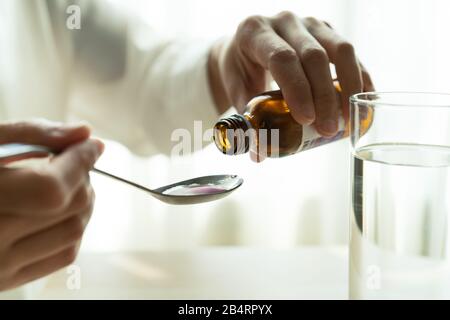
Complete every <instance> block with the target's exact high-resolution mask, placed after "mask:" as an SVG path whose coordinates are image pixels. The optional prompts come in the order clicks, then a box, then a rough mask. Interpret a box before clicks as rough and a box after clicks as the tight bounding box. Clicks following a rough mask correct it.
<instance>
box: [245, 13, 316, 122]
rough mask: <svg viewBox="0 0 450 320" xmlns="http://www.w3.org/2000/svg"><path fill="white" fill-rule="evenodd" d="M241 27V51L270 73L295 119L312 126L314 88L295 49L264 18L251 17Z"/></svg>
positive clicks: (313, 117)
mask: <svg viewBox="0 0 450 320" xmlns="http://www.w3.org/2000/svg"><path fill="white" fill-rule="evenodd" d="M240 28H241V31H240V32H239V33H240V34H241V37H240V38H239V40H238V41H239V47H240V49H241V50H242V51H243V52H244V54H245V55H246V56H247V57H249V58H250V59H251V60H252V61H253V62H254V63H257V64H259V65H260V66H262V67H263V68H265V69H266V70H269V71H270V73H271V75H272V77H273V79H274V80H275V81H276V82H277V84H278V85H279V86H280V88H281V91H282V93H283V96H284V98H285V100H286V102H287V104H288V105H289V108H290V110H291V114H292V116H293V117H294V119H295V120H296V121H297V122H299V123H301V124H310V123H312V122H313V121H314V119H315V112H314V102H313V98H312V93H311V88H310V85H309V81H308V79H307V77H306V74H305V72H304V70H303V67H302V65H301V63H300V60H299V58H298V56H297V53H296V52H295V50H294V49H293V48H292V47H291V46H290V45H289V44H288V43H287V42H286V41H285V40H283V39H282V38H281V37H280V36H279V35H277V34H276V33H275V31H274V30H273V29H272V28H271V26H270V23H268V22H267V21H266V19H264V18H262V17H252V18H249V19H247V20H246V21H245V22H244V23H243V25H242V26H241V27H240Z"/></svg>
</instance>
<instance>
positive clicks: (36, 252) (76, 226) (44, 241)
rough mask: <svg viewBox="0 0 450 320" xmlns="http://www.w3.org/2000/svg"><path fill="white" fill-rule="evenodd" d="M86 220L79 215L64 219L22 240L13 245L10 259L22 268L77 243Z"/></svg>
mask: <svg viewBox="0 0 450 320" xmlns="http://www.w3.org/2000/svg"><path fill="white" fill-rule="evenodd" d="M84 228H85V225H84V222H83V220H82V219H81V218H80V217H79V216H75V217H72V218H69V219H67V220H66V221H63V222H62V223H60V224H57V225H56V226H53V227H51V228H49V229H46V230H43V231H42V232H39V233H36V234H34V235H31V236H29V237H27V238H24V239H22V240H20V241H19V242H17V243H15V244H14V245H13V246H12V247H11V249H10V250H11V256H10V261H11V263H12V265H14V266H15V267H16V268H18V269H20V268H22V267H24V266H27V265H29V264H33V263H35V262H37V261H39V260H43V259H46V258H48V257H51V256H52V255H54V254H56V253H58V252H60V251H62V250H65V249H67V248H69V247H70V246H73V245H75V244H76V243H77V242H78V241H80V239H81V237H82V235H83V232H84Z"/></svg>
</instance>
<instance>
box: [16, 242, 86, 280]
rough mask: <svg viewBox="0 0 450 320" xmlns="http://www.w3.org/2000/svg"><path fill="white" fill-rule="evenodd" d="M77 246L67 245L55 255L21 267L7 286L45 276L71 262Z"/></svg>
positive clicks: (73, 259)
mask: <svg viewBox="0 0 450 320" xmlns="http://www.w3.org/2000/svg"><path fill="white" fill-rule="evenodd" d="M77 253H78V246H72V247H69V248H67V249H65V250H63V251H61V252H58V253H56V254H55V255H53V256H51V257H49V258H47V259H44V260H42V261H39V262H36V263H34V264H31V265H28V266H26V267H24V268H22V269H21V270H20V271H19V272H17V274H16V275H15V276H14V277H13V279H12V281H11V282H10V284H9V288H15V287H18V286H20V285H23V284H25V283H28V282H31V281H33V280H36V279H39V278H41V277H44V276H47V275H49V274H51V273H53V272H55V271H57V270H59V269H61V268H64V267H66V266H68V265H70V264H72V263H73V262H74V261H75V259H76V256H77Z"/></svg>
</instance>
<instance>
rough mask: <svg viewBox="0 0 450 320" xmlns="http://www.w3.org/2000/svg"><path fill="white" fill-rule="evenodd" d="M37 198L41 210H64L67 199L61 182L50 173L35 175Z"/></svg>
mask: <svg viewBox="0 0 450 320" xmlns="http://www.w3.org/2000/svg"><path fill="white" fill-rule="evenodd" d="M33 180H34V186H35V187H36V198H37V201H38V203H39V205H40V207H41V208H43V209H46V210H59V209H62V208H63V207H64V206H65V205H66V203H67V199H66V196H65V192H64V188H63V185H62V184H61V182H60V180H59V179H58V178H57V177H56V176H54V175H52V174H50V173H40V172H35V173H34V177H33Z"/></svg>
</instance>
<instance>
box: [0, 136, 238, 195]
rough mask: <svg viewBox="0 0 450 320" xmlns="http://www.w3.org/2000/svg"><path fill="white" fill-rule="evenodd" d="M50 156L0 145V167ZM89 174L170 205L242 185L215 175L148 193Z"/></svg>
mask: <svg viewBox="0 0 450 320" xmlns="http://www.w3.org/2000/svg"><path fill="white" fill-rule="evenodd" d="M51 154H53V152H52V151H51V150H50V149H49V148H47V147H44V146H38V145H29V144H19V143H13V144H3V145H0V164H1V163H7V162H12V161H17V160H21V159H26V158H30V157H46V156H49V155H51ZM92 171H93V172H95V173H98V174H102V175H104V176H107V177H110V178H113V179H116V180H118V181H121V182H123V183H126V184H128V185H130V186H133V187H135V188H138V189H140V190H143V191H146V192H148V193H150V194H151V195H152V196H153V197H155V198H157V199H158V200H160V201H163V202H165V203H169V204H196V203H202V202H209V201H214V200H218V199H221V198H224V197H226V196H227V195H229V194H230V193H231V192H233V191H234V190H236V189H237V188H239V187H240V186H241V185H242V183H243V182H244V180H243V179H242V178H240V177H239V176H237V175H214V176H204V177H198V178H194V179H190V180H185V181H180V182H177V183H173V184H170V185H167V186H164V187H160V188H157V189H149V188H146V187H144V186H142V185H140V184H137V183H135V182H132V181H129V180H127V179H124V178H121V177H118V176H115V175H113V174H111V173H108V172H105V171H103V170H100V169H97V168H93V169H92Z"/></svg>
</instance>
